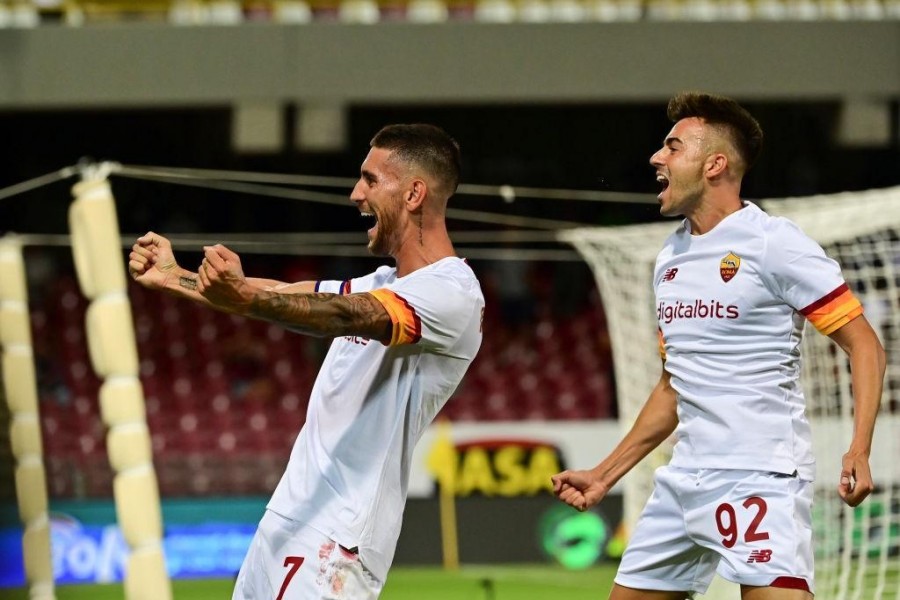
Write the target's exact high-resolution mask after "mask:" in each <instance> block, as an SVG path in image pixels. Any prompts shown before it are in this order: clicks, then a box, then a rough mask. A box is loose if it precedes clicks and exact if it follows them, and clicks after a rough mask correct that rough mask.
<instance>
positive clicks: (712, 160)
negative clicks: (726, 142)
mask: <svg viewBox="0 0 900 600" xmlns="http://www.w3.org/2000/svg"><path fill="white" fill-rule="evenodd" d="M727 168H728V157H727V156H726V155H725V154H723V153H721V152H716V153H714V154H710V155H709V157H707V159H706V165H705V168H704V174H705V175H706V177H708V178H709V179H712V178H714V177H719V176H720V175H722V174H723V173H725V169H727Z"/></svg>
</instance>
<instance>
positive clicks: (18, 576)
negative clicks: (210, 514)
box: [0, 515, 256, 587]
mask: <svg viewBox="0 0 900 600" xmlns="http://www.w3.org/2000/svg"><path fill="white" fill-rule="evenodd" d="M255 530H256V526H255V525H254V524H241V523H203V524H196V525H172V526H168V527H166V529H165V532H164V534H163V550H164V552H165V555H166V567H167V570H168V572H169V575H170V576H171V577H172V578H173V579H178V578H183V579H190V578H211V577H234V576H235V575H236V574H237V572H238V569H240V566H241V561H242V560H243V558H244V554H246V552H247V548H249V547H250V540H251V538H252V537H253V532H254V531H255ZM50 543H51V548H52V553H53V577H54V579H55V581H56V582H57V583H62V584H65V583H110V582H116V581H121V580H122V578H123V576H124V573H125V565H126V562H127V560H128V544H127V543H126V542H125V539H124V538H123V537H122V532H121V531H120V530H119V528H118V526H116V525H83V524H82V523H80V522H79V521H78V520H76V519H74V518H72V517H68V516H65V515H53V516H52V517H51V520H50ZM0 555H2V556H3V557H4V560H3V561H0V587H19V586H23V585H25V573H24V567H23V561H22V530H21V528H8V529H2V530H0Z"/></svg>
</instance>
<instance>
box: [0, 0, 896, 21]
mask: <svg viewBox="0 0 900 600" xmlns="http://www.w3.org/2000/svg"><path fill="white" fill-rule="evenodd" d="M886 19H891V20H894V19H896V20H900V0H243V1H240V0H0V27H37V26H40V25H43V24H51V23H55V24H64V25H68V26H74V27H77V26H82V25H86V24H90V23H108V22H125V21H157V22H169V23H172V24H173V25H239V24H244V23H252V22H258V21H264V22H278V23H286V24H296V23H310V22H314V21H337V22H346V23H358V24H359V23H363V24H365V23H371V24H374V23H378V22H384V21H409V22H419V23H439V22H444V21H454V20H469V21H483V22H489V23H512V22H534V23H540V22H591V21H594V22H619V21H626V22H627V21H679V20H683V21H750V20H785V21H815V20H886Z"/></svg>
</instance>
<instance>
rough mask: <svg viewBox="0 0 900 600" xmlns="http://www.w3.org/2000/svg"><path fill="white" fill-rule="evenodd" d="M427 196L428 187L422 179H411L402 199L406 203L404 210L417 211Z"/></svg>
mask: <svg viewBox="0 0 900 600" xmlns="http://www.w3.org/2000/svg"><path fill="white" fill-rule="evenodd" d="M427 194H428V185H427V184H426V183H425V181H424V180H422V179H413V180H412V182H411V184H410V186H409V189H407V191H406V196H405V198H404V200H405V201H406V210H408V211H410V212H412V211H414V210H417V209H418V208H419V207H420V206H421V205H422V202H423V201H424V200H425V196H426V195H427Z"/></svg>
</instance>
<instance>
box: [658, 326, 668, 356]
mask: <svg viewBox="0 0 900 600" xmlns="http://www.w3.org/2000/svg"><path fill="white" fill-rule="evenodd" d="M656 336H657V337H658V338H659V357H660V358H661V359H663V360H666V340H665V338H664V337H663V334H662V329H659V328H657V329H656Z"/></svg>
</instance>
